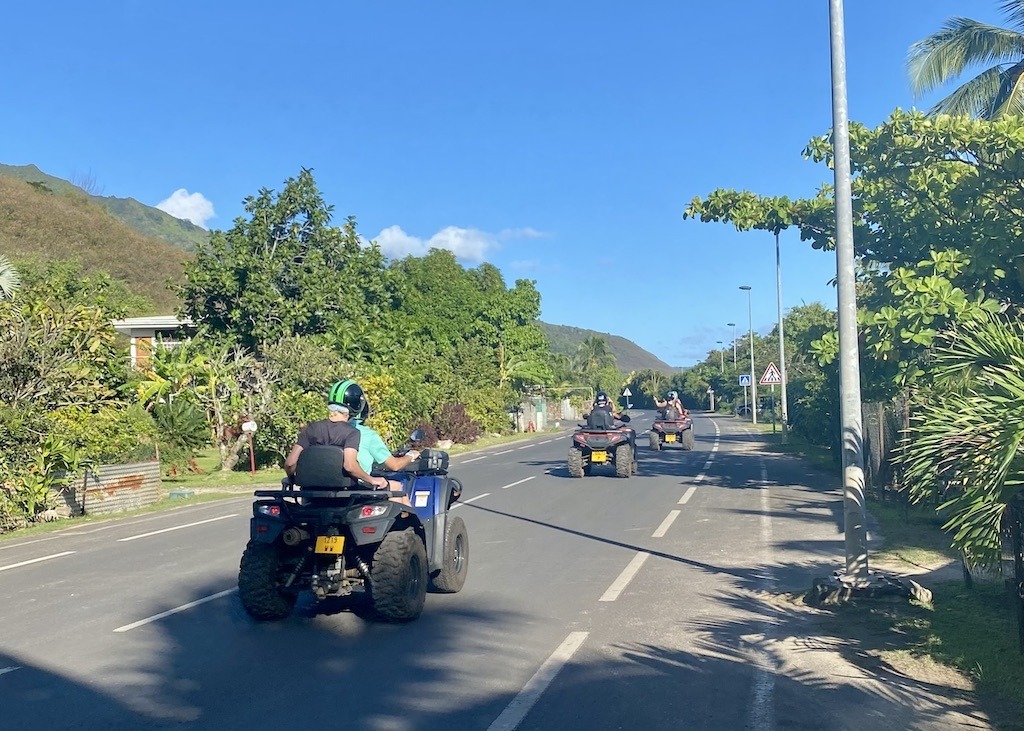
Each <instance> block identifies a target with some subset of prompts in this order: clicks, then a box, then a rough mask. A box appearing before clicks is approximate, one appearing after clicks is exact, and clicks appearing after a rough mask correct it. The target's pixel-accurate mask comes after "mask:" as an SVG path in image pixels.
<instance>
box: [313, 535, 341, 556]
mask: <svg viewBox="0 0 1024 731" xmlns="http://www.w3.org/2000/svg"><path fill="white" fill-rule="evenodd" d="M344 550H345V536H317V537H316V552H317V553H333V554H339V553H341V552H343V551H344Z"/></svg>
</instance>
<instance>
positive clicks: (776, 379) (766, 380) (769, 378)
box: [759, 363, 782, 386]
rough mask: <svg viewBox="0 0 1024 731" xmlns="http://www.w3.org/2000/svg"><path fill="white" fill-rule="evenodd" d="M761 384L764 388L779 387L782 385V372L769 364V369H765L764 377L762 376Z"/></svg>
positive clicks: (772, 364)
mask: <svg viewBox="0 0 1024 731" xmlns="http://www.w3.org/2000/svg"><path fill="white" fill-rule="evenodd" d="M759 383H760V384H761V385H762V386H778V385H779V384H781V383H782V371H780V370H779V367H778V366H777V365H775V364H774V363H769V364H768V367H767V368H765V369H764V375H763V376H761V380H760V381H759Z"/></svg>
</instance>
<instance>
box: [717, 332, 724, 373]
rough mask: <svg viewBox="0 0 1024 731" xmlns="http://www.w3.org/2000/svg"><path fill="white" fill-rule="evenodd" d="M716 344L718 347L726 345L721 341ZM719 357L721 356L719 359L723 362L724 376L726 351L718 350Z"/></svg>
mask: <svg viewBox="0 0 1024 731" xmlns="http://www.w3.org/2000/svg"><path fill="white" fill-rule="evenodd" d="M715 342H716V343H717V344H718V345H724V343H723V342H722V341H721V340H716V341H715ZM718 356H719V359H720V360H721V361H722V374H723V375H724V374H725V351H724V350H723V349H722V348H719V349H718Z"/></svg>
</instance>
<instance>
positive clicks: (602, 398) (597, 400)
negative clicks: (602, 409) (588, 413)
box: [594, 391, 608, 406]
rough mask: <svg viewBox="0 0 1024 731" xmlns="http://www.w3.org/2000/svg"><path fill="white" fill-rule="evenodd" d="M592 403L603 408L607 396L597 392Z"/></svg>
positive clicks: (606, 401)
mask: <svg viewBox="0 0 1024 731" xmlns="http://www.w3.org/2000/svg"><path fill="white" fill-rule="evenodd" d="M594 403H595V404H597V405H598V406H604V405H605V404H607V403H608V394H606V393H605V392H604V391H598V392H597V397H596V398H595V399H594Z"/></svg>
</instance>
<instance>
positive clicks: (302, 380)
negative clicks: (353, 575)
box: [0, 170, 625, 532]
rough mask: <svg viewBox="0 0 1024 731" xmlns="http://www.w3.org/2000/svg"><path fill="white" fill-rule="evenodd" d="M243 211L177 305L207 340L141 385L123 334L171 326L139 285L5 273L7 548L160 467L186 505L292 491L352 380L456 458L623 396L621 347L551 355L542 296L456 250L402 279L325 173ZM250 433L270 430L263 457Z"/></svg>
mask: <svg viewBox="0 0 1024 731" xmlns="http://www.w3.org/2000/svg"><path fill="white" fill-rule="evenodd" d="M3 184H10V185H16V186H20V188H23V189H24V190H21V189H19V195H23V196H30V197H31V196H45V197H46V199H47V200H48V202H52V201H49V199H50V198H53V197H54V196H56V195H57V194H55V193H53V192H52V191H48V190H35V189H33V187H32V186H29V185H27V184H23V183H21V182H19V181H4V180H3V179H2V178H0V185H3ZM62 205H66V206H67V207H69V210H77V209H78V208H81V210H83V211H87V213H88V214H89V215H93V214H96V215H105V214H102V212H98V213H97V212H96V211H92V210H89V207H90V206H91V205H92V204H89V203H87V202H85V201H76V200H70V199H69V200H68V201H64V202H62ZM245 211H246V215H244V216H242V217H241V218H239V219H237V220H236V221H235V223H234V225H233V227H232V228H231V229H230V230H227V231H214V232H212V234H211V236H210V239H209V242H208V243H201V244H200V245H198V246H197V247H196V249H195V252H194V254H193V255H192V256H190V257H187V259H186V257H185V255H183V254H182V255H181V258H180V259H178V260H176V261H179V262H181V261H182V260H184V263H183V265H182V266H183V276H181V277H177V279H176V282H177V283H176V284H174V286H173V291H171V290H168V291H169V294H170V295H171V296H172V297H173V301H174V302H175V303H176V307H177V309H178V312H179V313H180V314H181V315H182V316H183V317H185V318H188V319H189V320H191V322H192V323H194V326H195V332H194V334H193V336H192V337H191V338H189V339H187V340H186V341H185V342H183V343H182V344H180V345H177V346H175V347H169V348H163V347H154V348H153V349H152V350H151V352H149V353H148V357H147V358H145V360H144V363H143V365H142V367H141V368H131V367H130V364H129V353H128V343H127V342H125V341H124V339H123V338H121V337H119V336H118V335H117V334H116V333H115V331H114V329H113V327H112V324H111V323H112V320H114V319H117V318H121V317H124V316H126V315H128V314H130V313H140V312H149V311H152V309H153V307H154V302H153V301H152V300H151V299H148V298H147V297H146V296H145V294H142V293H140V290H139V288H138V287H136V286H135V285H136V284H137V282H132V279H131V278H132V277H133V276H134V274H133V272H134V270H125V272H124V273H123V276H118V275H115V274H113V273H110V272H107V271H103V270H101V269H98V268H97V267H95V266H92V265H86V264H84V263H82V262H81V261H78V260H76V259H75V258H74V257H73V256H72V257H67V258H56V257H55V256H53V252H49V250H46V251H43V250H40V251H38V252H36V253H39V254H43V256H39V257H34V258H27V259H15V260H7V259H4V260H0V320H2V321H4V322H5V323H9V325H10V326H9V327H5V328H4V330H3V331H2V332H0V444H3V445H4V449H3V450H0V532H2V531H4V530H10V529H12V528H18V527H22V526H26V525H30V524H32V523H34V522H36V521H38V520H40V519H44V518H45V519H53V518H54V517H56V515H55V513H54V511H53V510H52V508H54V507H55V506H58V505H60V503H61V500H60V497H59V496H60V494H61V491H62V489H63V487H64V485H65V483H66V482H67V481H68V479H69V476H70V475H76V474H80V473H81V472H82V471H83V470H88V469H91V468H93V467H94V466H96V465H100V464H109V463H124V462H134V461H139V460H150V459H159V460H160V462H161V465H162V471H163V474H164V479H165V480H166V481H167V484H166V487H167V488H170V489H179V488H185V489H188V488H201V489H202V491H203V492H206V491H209V490H216V489H218V488H228V487H232V488H238V487H244V486H247V485H254V484H267V483H273V482H276V481H278V480H280V478H281V476H282V472H281V471H280V464H281V463H282V461H283V458H284V455H285V454H286V453H287V451H288V450H289V449H290V447H291V445H292V444H294V441H295V437H296V434H297V433H298V431H299V429H300V428H301V427H302V426H303V425H304V424H305V423H307V422H309V421H311V420H314V419H319V418H323V416H324V415H325V403H324V394H325V393H326V391H327V388H328V386H329V385H330V384H331V383H333V382H334V381H337V380H341V379H346V378H355V379H357V380H358V381H359V382H360V383H361V384H362V386H363V388H364V389H365V391H366V392H367V395H368V397H369V400H370V403H371V405H372V412H371V414H370V417H369V423H370V425H371V426H373V427H374V428H375V429H377V430H378V431H379V432H380V433H381V435H382V436H383V437H384V438H385V440H387V441H388V442H389V443H390V444H392V445H395V446H397V445H398V444H400V443H401V442H402V441H404V439H405V438H406V436H407V435H408V434H409V433H410V432H411V431H412V429H414V428H423V429H424V430H425V431H426V433H427V434H428V442H430V443H434V442H438V441H440V442H444V443H448V442H451V443H452V444H453V447H452V449H453V451H455V452H458V451H459V450H460V449H462V448H464V447H463V446H461V445H471V444H472V445H476V446H479V445H480V444H492V443H493V444H497V443H500V441H501V440H503V439H505V438H506V437H507V436H511V432H512V431H513V428H512V425H513V422H512V416H513V414H515V413H516V410H517V408H518V407H519V406H520V405H521V404H523V403H524V402H525V401H528V400H529V399H532V398H535V397H540V396H544V397H546V398H548V399H549V400H559V399H562V398H569V399H571V400H573V401H574V402H575V403H576V404H577V405H582V402H583V401H584V400H585V399H588V398H592V396H593V394H594V391H595V389H600V388H603V389H607V390H608V391H610V392H618V390H620V389H621V388H622V385H623V383H624V381H625V375H624V374H623V373H622V372H620V370H619V369H618V367H617V365H616V358H615V355H614V354H613V353H612V352H611V350H610V348H609V346H608V343H607V341H606V340H605V339H604V338H602V337H600V336H590V337H588V338H587V339H586V340H585V341H583V342H582V343H581V344H580V345H579V346H578V347H577V349H576V351H575V352H574V353H573V354H572V355H565V354H554V353H553V352H552V350H551V348H550V347H549V344H548V342H547V340H546V338H545V336H544V333H543V332H542V330H541V329H540V326H539V325H538V323H537V316H538V315H539V312H540V293H539V292H538V291H537V289H536V287H535V285H534V283H533V282H532V281H530V280H526V279H520V280H518V281H516V282H515V283H514V284H513V285H511V286H509V285H507V284H506V282H505V281H504V279H503V277H502V275H501V273H500V271H499V270H498V269H497V268H496V267H494V266H492V265H490V264H482V265H480V266H479V267H476V268H466V267H464V266H463V265H462V264H460V263H459V262H458V261H457V260H456V258H455V256H454V255H453V254H452V253H451V252H448V251H442V250H432V251H430V252H429V253H428V254H426V255H425V256H422V257H412V256H410V257H406V258H405V259H401V260H396V261H388V260H387V259H385V257H384V256H383V255H382V254H381V252H380V249H379V248H378V247H377V246H376V245H374V244H373V243H371V242H367V241H366V240H365V239H364V238H363V237H362V236H361V235H360V233H359V231H358V228H357V225H356V221H355V219H354V218H351V217H348V218H345V219H343V220H341V221H340V223H335V217H334V213H333V210H332V208H331V206H330V205H329V204H328V203H327V202H326V201H325V200H324V199H323V197H322V196H321V194H320V191H319V190H318V188H317V186H316V181H315V180H314V178H313V175H312V173H311V172H310V171H307V170H303V171H301V172H300V173H299V175H297V176H296V177H294V178H291V179H289V180H287V181H285V183H284V185H283V187H282V188H281V190H280V191H278V192H275V191H272V190H269V189H264V190H261V191H259V192H258V193H257V194H256V195H254V196H252V197H250V198H248V199H246V201H245ZM108 223H109V225H111V226H115V228H116V226H120V225H121V224H119V223H117V222H108ZM115 224H116V225H115ZM105 225H106V224H105ZM25 228H26V230H28V229H31V228H32V227H31V226H30V225H29V224H28V223H26V224H25ZM110 230H114V229H113V228H112V229H110ZM133 235H134V234H133ZM132 241H134V239H132V240H131V241H129V240H128V239H125V241H124V242H123V243H124V250H133V251H134V250H135V249H133V246H134V244H132ZM47 252H49V255H47ZM74 253H75V252H74V251H72V254H74ZM108 255H109V252H108ZM129 258H130V257H129ZM136 264H138V265H139V266H145V262H144V261H142V262H141V263H140V262H136V263H135V264H132V266H135V265H136ZM173 274H174V271H173V269H166V268H164V269H159V268H157V269H155V271H154V272H151V275H152V276H162V277H164V278H165V279H167V278H173ZM248 418H251V419H253V420H255V421H256V422H257V424H258V425H259V428H258V431H257V432H256V434H255V440H254V444H253V449H252V454H251V455H250V449H249V440H248V437H247V436H246V435H245V434H243V432H242V430H241V424H242V422H243V421H245V420H246V419H248ZM250 458H251V460H252V461H253V462H255V464H256V467H257V469H258V472H257V476H256V477H250V475H249V466H250Z"/></svg>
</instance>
